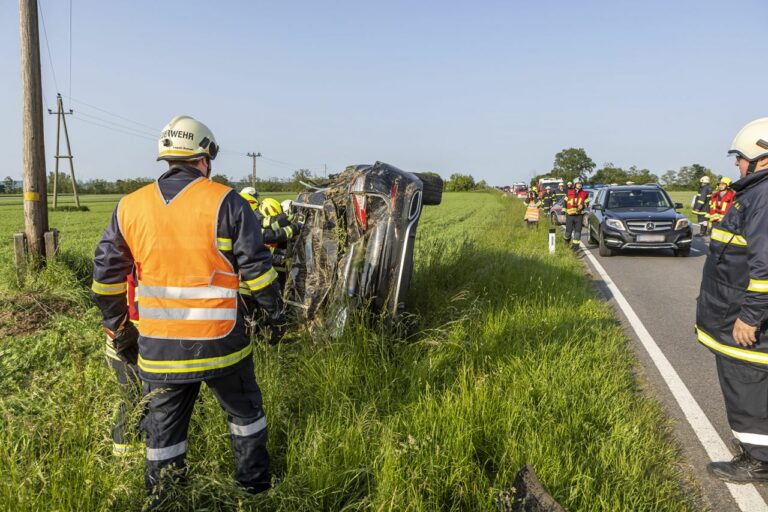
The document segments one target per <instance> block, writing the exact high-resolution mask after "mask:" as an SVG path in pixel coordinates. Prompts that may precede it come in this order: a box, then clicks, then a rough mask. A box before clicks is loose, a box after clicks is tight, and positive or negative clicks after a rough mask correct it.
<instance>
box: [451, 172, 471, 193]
mask: <svg viewBox="0 0 768 512" xmlns="http://www.w3.org/2000/svg"><path fill="white" fill-rule="evenodd" d="M475 186H476V185H475V178H473V177H472V175H470V174H461V173H454V174H451V177H450V178H449V179H448V183H446V184H445V190H446V191H447V192H466V191H467V190H474V189H475Z"/></svg>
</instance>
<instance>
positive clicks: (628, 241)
mask: <svg viewBox="0 0 768 512" xmlns="http://www.w3.org/2000/svg"><path fill="white" fill-rule="evenodd" d="M682 207H683V205H682V204H680V203H673V202H672V200H671V199H670V197H669V194H667V192H666V191H665V190H664V189H663V188H661V187H660V186H658V185H623V186H611V187H607V188H602V189H599V190H598V191H597V195H596V196H595V199H594V201H593V203H592V211H591V213H590V214H589V218H588V220H587V225H588V228H587V232H588V235H589V242H590V243H591V244H593V245H597V246H598V252H599V254H600V256H613V255H614V254H616V253H617V252H618V251H620V250H622V249H671V250H672V251H673V252H674V254H675V255H676V256H688V255H689V254H690V252H691V243H692V240H693V232H692V231H691V225H690V222H689V221H688V219H687V218H686V217H685V215H683V214H681V213H678V212H677V209H679V208H682Z"/></svg>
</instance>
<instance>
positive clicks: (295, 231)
mask: <svg viewBox="0 0 768 512" xmlns="http://www.w3.org/2000/svg"><path fill="white" fill-rule="evenodd" d="M303 226H304V224H302V223H301V222H299V221H294V222H293V223H292V224H291V230H293V236H297V235H298V234H299V231H301V228H302V227H303Z"/></svg>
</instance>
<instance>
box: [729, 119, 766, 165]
mask: <svg viewBox="0 0 768 512" xmlns="http://www.w3.org/2000/svg"><path fill="white" fill-rule="evenodd" d="M728 154H729V155H738V156H740V157H742V158H745V159H747V160H749V161H750V162H755V161H757V160H758V159H759V158H762V157H764V156H768V117H761V118H760V119H755V120H754V121H751V122H749V123H747V125H746V126H744V128H742V129H741V130H739V133H737V134H736V137H735V138H734V139H733V143H732V144H731V149H730V150H728Z"/></svg>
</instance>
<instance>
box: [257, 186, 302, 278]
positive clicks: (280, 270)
mask: <svg viewBox="0 0 768 512" xmlns="http://www.w3.org/2000/svg"><path fill="white" fill-rule="evenodd" d="M259 214H261V217H262V220H261V226H262V228H263V229H264V231H265V232H266V231H268V230H271V231H272V232H273V233H274V234H275V235H274V237H273V236H266V235H265V236H264V243H265V244H266V245H267V247H269V249H270V250H271V251H272V265H274V267H275V270H277V275H278V279H279V280H280V288H281V289H282V288H285V281H286V278H287V274H286V272H287V267H286V264H287V261H286V258H287V257H288V241H289V240H291V239H292V238H294V237H295V236H296V235H298V234H299V231H301V224H300V223H298V222H295V221H293V222H292V219H291V218H289V217H288V213H287V212H284V211H283V206H282V205H281V204H280V203H279V202H278V201H277V199H273V198H271V197H267V198H266V199H264V200H263V201H262V202H261V204H259Z"/></svg>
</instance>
